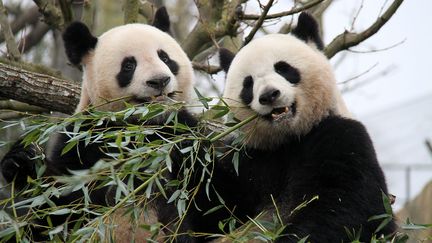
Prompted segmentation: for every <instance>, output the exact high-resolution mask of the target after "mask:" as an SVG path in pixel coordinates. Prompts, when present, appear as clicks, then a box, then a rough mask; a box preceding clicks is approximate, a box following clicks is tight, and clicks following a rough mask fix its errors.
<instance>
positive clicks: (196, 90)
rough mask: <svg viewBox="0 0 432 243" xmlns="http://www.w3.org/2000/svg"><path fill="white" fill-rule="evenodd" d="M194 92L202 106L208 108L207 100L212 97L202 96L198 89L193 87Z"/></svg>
mask: <svg viewBox="0 0 432 243" xmlns="http://www.w3.org/2000/svg"><path fill="white" fill-rule="evenodd" d="M194 90H195V93H196V95H197V96H198V100H199V101H200V102H201V103H202V104H203V106H204V107H205V108H206V109H207V110H208V109H209V104H208V102H210V101H212V100H213V99H211V98H206V97H204V96H202V94H201V93H200V92H199V91H198V89H196V88H195V87H194Z"/></svg>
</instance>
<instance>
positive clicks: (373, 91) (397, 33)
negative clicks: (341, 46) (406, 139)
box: [324, 0, 432, 118]
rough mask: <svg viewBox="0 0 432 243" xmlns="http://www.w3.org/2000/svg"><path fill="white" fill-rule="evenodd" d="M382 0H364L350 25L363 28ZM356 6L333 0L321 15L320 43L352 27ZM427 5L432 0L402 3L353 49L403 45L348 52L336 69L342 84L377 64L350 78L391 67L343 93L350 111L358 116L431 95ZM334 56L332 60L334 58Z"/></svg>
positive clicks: (431, 53)
mask: <svg viewBox="0 0 432 243" xmlns="http://www.w3.org/2000/svg"><path fill="white" fill-rule="evenodd" d="M384 2H386V1H383V0H373V1H371V0H365V1H364V6H363V9H362V11H361V13H360V15H359V17H358V19H357V21H356V24H355V29H356V30H363V29H365V28H367V27H368V26H369V25H370V24H371V23H372V22H374V21H375V19H376V17H377V16H378V14H379V11H380V9H381V6H382V4H383V3H384ZM388 2H389V3H391V2H392V1H388ZM389 3H387V5H389ZM360 4H361V1H359V0H357V1H341V0H338V1H335V3H334V4H333V5H331V7H330V8H329V9H328V11H327V12H326V13H325V16H324V21H325V22H324V30H325V36H324V39H325V43H329V42H330V41H331V39H332V38H334V36H336V35H337V34H339V33H341V32H342V31H343V30H344V29H345V28H348V29H349V28H350V27H351V26H350V22H351V20H352V16H353V13H355V11H357V10H356V9H358V7H359V6H360ZM431 8H432V1H404V2H403V3H402V5H401V7H400V8H399V10H398V11H397V12H396V14H395V15H394V16H393V17H392V18H391V19H390V21H389V22H387V24H386V25H385V26H384V27H383V28H382V29H381V30H380V31H379V32H378V33H377V34H376V35H374V36H373V37H371V38H370V39H369V40H368V41H366V42H364V43H362V44H361V45H359V46H357V47H354V48H353V49H354V50H359V51H367V50H371V49H383V48H387V47H390V46H393V45H395V44H397V43H399V42H401V41H403V40H405V42H404V43H402V44H400V45H398V46H396V47H394V48H392V49H389V50H385V51H380V52H374V53H360V54H356V53H351V52H350V53H348V55H347V57H346V59H345V60H344V61H343V62H342V64H341V65H339V66H338V67H337V68H336V76H337V78H338V81H340V82H341V81H344V80H347V79H349V78H351V77H355V76H357V75H358V74H361V73H363V72H364V71H366V70H368V69H369V68H370V67H372V66H374V65H375V64H377V66H376V67H375V68H373V69H372V70H371V71H370V72H369V73H367V74H366V75H364V76H361V77H360V78H358V79H356V80H355V81H353V82H352V83H358V82H361V81H362V80H365V79H368V78H369V77H373V76H376V75H377V74H379V73H381V72H382V71H383V70H386V69H387V68H389V67H390V72H389V73H388V74H387V75H384V76H379V77H377V78H374V79H373V81H371V82H370V83H368V84H367V85H364V86H362V87H360V88H357V89H356V90H354V91H352V92H349V93H347V94H345V95H344V97H345V100H346V102H347V103H348V107H349V109H350V110H351V111H352V112H353V113H354V114H355V115H358V116H359V118H361V116H362V115H364V114H368V113H373V112H375V111H379V110H383V109H385V108H387V107H394V106H395V104H399V103H405V102H407V101H409V100H412V99H415V98H416V97H420V96H425V95H428V94H429V95H432V80H431V78H430V74H429V73H428V71H430V68H432V67H431V65H432V62H431V60H430V58H431V56H432V48H431V44H432V31H431V30H432V29H431V24H432V15H431V14H430V9H431ZM338 56H340V55H338ZM338 56H336V57H334V58H333V60H332V61H333V62H335V61H336V59H338ZM431 109H432V107H431Z"/></svg>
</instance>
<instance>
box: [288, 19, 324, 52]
mask: <svg viewBox="0 0 432 243" xmlns="http://www.w3.org/2000/svg"><path fill="white" fill-rule="evenodd" d="M291 33H292V34H293V35H295V36H297V38H299V39H301V40H304V41H305V42H306V43H310V42H312V43H313V44H315V45H316V47H317V48H318V49H319V50H322V49H323V48H324V44H323V41H322V39H321V37H320V34H319V26H318V23H317V21H316V20H315V19H314V17H312V16H311V15H310V14H308V13H306V12H303V13H301V14H300V16H299V18H298V21H297V26H296V27H295V28H294V29H293V30H292V31H291Z"/></svg>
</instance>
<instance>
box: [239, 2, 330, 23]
mask: <svg viewBox="0 0 432 243" xmlns="http://www.w3.org/2000/svg"><path fill="white" fill-rule="evenodd" d="M323 1H324V0H313V1H310V2H307V3H306V4H305V5H303V6H301V7H298V8H294V9H291V10H288V11H284V12H280V13H275V14H269V15H266V16H265V17H264V19H276V18H281V17H285V16H288V15H293V14H296V13H300V12H302V11H304V10H307V9H309V8H312V7H313V6H315V5H317V4H319V3H321V2H323ZM261 16H262V14H261V15H257V14H244V15H243V16H242V17H241V19H243V20H258V19H260V17H261Z"/></svg>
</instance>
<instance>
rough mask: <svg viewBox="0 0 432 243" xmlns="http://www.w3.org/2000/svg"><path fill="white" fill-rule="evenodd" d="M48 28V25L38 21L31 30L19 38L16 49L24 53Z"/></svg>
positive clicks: (36, 42)
mask: <svg viewBox="0 0 432 243" xmlns="http://www.w3.org/2000/svg"><path fill="white" fill-rule="evenodd" d="M49 30H50V27H49V26H48V25H47V24H45V23H43V22H39V23H38V24H36V26H35V27H34V28H33V30H32V31H31V32H30V33H29V34H28V35H26V36H25V37H24V38H23V39H22V40H21V42H20V43H19V46H18V49H19V50H21V52H22V53H26V52H27V51H29V50H30V49H31V48H32V47H33V46H35V45H36V44H38V43H39V42H40V40H42V38H43V37H44V36H45V34H46V33H47V32H48V31H49Z"/></svg>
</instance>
